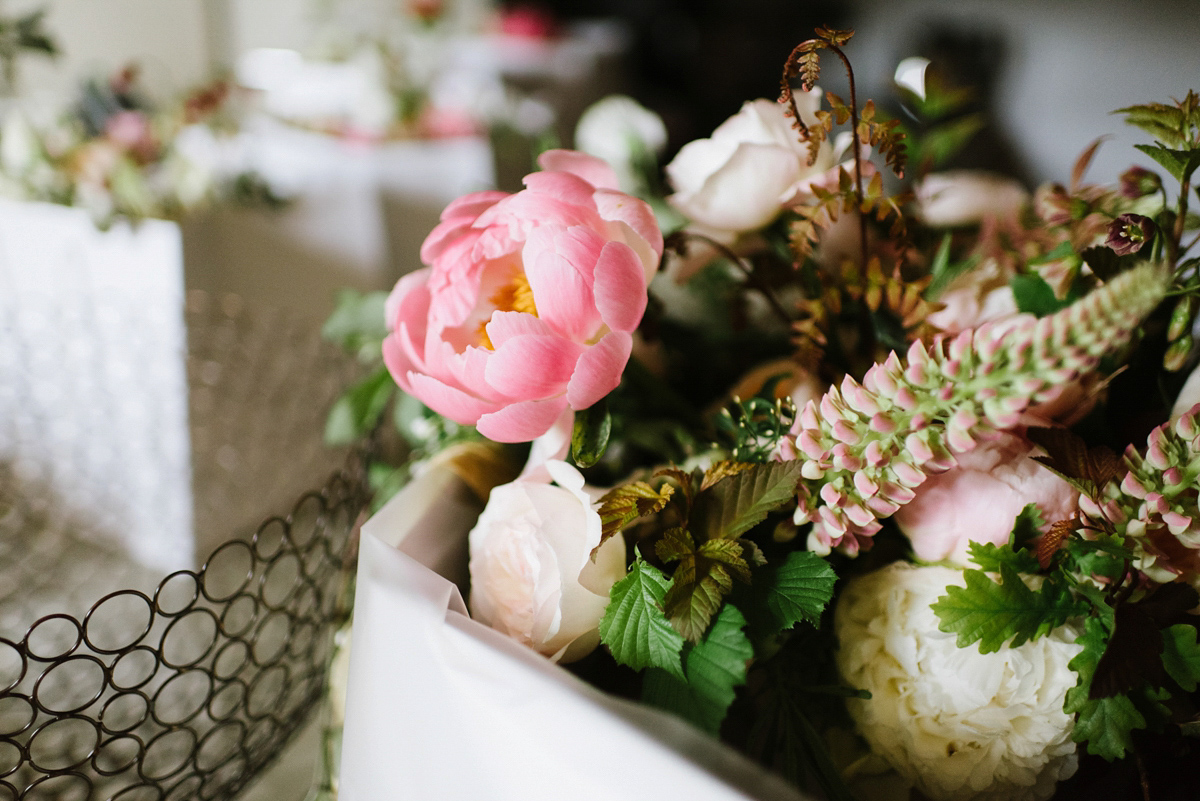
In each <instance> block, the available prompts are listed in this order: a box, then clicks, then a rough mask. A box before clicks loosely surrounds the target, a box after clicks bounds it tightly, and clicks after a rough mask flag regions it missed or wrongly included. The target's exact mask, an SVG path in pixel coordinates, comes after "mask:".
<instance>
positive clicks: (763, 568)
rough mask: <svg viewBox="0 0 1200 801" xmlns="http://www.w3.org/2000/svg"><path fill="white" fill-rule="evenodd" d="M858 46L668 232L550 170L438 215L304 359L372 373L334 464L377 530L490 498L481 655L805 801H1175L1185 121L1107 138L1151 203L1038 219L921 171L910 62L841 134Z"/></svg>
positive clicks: (1187, 650) (1081, 203) (803, 64)
mask: <svg viewBox="0 0 1200 801" xmlns="http://www.w3.org/2000/svg"><path fill="white" fill-rule="evenodd" d="M851 36H852V32H850V31H838V30H832V29H818V31H817V33H816V37H815V38H813V39H811V40H808V41H805V42H803V43H802V44H800V45H799V46H798V47H797V48H796V49H795V51H794V52H793V53H792V54H791V57H790V58H789V59H788V61H787V63H786V65H785V67H784V73H783V84H782V97H781V98H780V100H779V102H774V101H768V100H756V101H752V102H748V103H746V105H745V106H744V107H743V108H742V109H741V111H739V112H738V113H737V114H736V115H735V116H734V117H732V118H730V119H729V120H728V121H727V122H725V123H724V124H722V125H721V126H720V127H719V128H717V129H716V130H715V131H714V132H713V134H712V136H711V137H710V138H708V139H703V140H699V141H695V142H692V143H690V144H688V145H686V146H685V147H684V148H683V149H682V150H681V151H680V152H679V153H678V155H677V156H676V157H675V158H674V160H673V161H672V162H671V163H670V164H668V165H667V166H666V169H665V176H666V182H667V185H668V187H669V194H667V196H666V197H665V202H666V205H667V206H669V207H670V208H671V209H673V212H672V213H671V214H666V213H663V214H661V215H660V216H659V217H656V215H655V213H654V209H655V208H656V207H657V208H659V209H660V210H661V209H663V208H664V207H663V206H662V204H661V198H649V200H647V199H643V198H639V197H636V196H633V195H631V194H627V193H626V192H623V191H621V189H620V188H619V185H618V179H617V174H618V170H621V169H626V168H628V166H629V165H612V164H609V163H606V162H605V161H602V160H601V159H598V158H596V157H594V156H589V155H587V154H585V153H581V152H575V151H566V150H551V151H547V152H544V153H542V154H541V156H540V157H539V159H538V164H539V165H540V167H541V169H540V170H539V171H537V172H534V173H532V174H530V175H529V176H527V177H526V179H525V188H524V190H522V191H520V192H518V193H516V194H512V195H509V194H505V193H502V192H495V191H487V192H478V193H475V194H471V195H467V196H465V197H463V198H460V199H459V200H456V201H454V202H453V203H451V204H450V205H449V206H448V207H447V208H446V210H445V212H444V213H443V214H442V218H441V223H440V224H439V225H438V226H437V227H436V228H435V229H434V230H433V232H432V233H431V234H430V235H429V237H428V239H427V240H426V241H425V245H424V248H423V250H422V254H421V255H422V259H423V261H424V262H425V263H426V264H427V265H428V267H426V268H425V269H423V270H420V271H418V272H416V273H413V274H410V275H407V276H405V277H403V278H402V279H401V280H400V281H399V283H398V284H397V285H396V287H395V289H394V290H393V291H392V292H391V293H390V295H388V296H387V297H386V298H384V297H382V296H376V297H366V298H357V299H355V298H353V297H349V296H348V297H347V298H345V299H344V302H343V304H342V306H341V307H340V308H339V310H338V311H337V312H336V313H335V315H334V317H333V318H331V320H330V321H329V324H328V325H327V329H326V333H327V334H328V335H329V336H331V337H334V338H337V339H339V340H341V341H342V342H343V343H345V344H346V345H348V346H349V347H351V348H353V349H355V350H356V351H358V352H359V353H360V355H361V356H362V357H363V359H364V361H367V362H373V363H374V364H375V365H376V366H375V370H374V371H373V372H372V373H371V374H370V375H368V376H367V377H366V378H365V379H364V380H363V381H362V382H361V383H360V384H358V385H356V386H355V387H354V388H352V389H351V391H350V392H349V393H348V394H347V395H346V397H345V398H343V400H342V401H341V402H339V404H338V406H337V407H336V408H335V409H334V412H333V414H332V415H331V417H330V421H329V428H328V430H327V435H328V436H329V438H330V439H331V440H332V441H343V440H349V439H353V438H354V437H356V436H360V435H362V434H364V433H365V432H368V431H371V430H374V431H375V432H376V443H377V444H378V445H379V446H380V447H378V448H377V449H376V454H377V457H378V458H377V460H376V462H375V464H374V465H373V467H372V477H373V479H374V481H375V484H376V488H377V489H378V491H379V496H380V499H381V500H382V499H383V498H384V497H386V496H387V495H388V494H390V493H391V492H394V491H395V489H396V488H397V487H399V486H401V485H403V484H404V483H405V482H407V481H409V480H410V479H412V478H413V477H414V476H417V477H420V476H421V475H423V474H426V473H427V472H428V471H430V470H439V471H442V472H443V473H444V471H445V470H446V469H447V467H449V469H451V470H453V471H456V472H457V473H458V474H459V475H460V476H462V477H463V479H464V481H465V482H466V483H467V484H468V485H470V486H471V487H473V488H475V489H476V490H477V491H478V493H479V495H480V497H483V498H486V506H485V507H484V509H483V511H482V513H481V514H479V516H478V519H477V521H476V522H475V523H474V527H473V528H472V530H471V532H470V535H469V574H470V576H469V581H470V589H469V595H468V605H469V609H470V614H471V616H472V617H473V618H474V619H475V620H477V621H482V622H483V623H485V624H487V625H489V626H491V627H492V628H493V629H495V630H496V631H497V632H500V633H501V634H503V635H506V636H507V637H509V638H511V639H513V640H515V641H517V642H519V643H522V644H524V645H525V646H528V648H529V649H532V650H533V651H536V652H538V653H540V654H542V655H543V656H544V658H545V659H547V660H551V661H553V662H557V663H558V664H559V665H562V666H564V667H565V668H566V669H567V670H571V671H573V672H575V673H576V674H577V675H579V676H581V677H583V678H585V679H586V680H587V681H589V682H591V683H593V684H594V685H596V686H597V687H599V688H601V689H602V690H605V691H606V692H608V693H611V694H613V695H616V696H618V697H623V698H629V699H636V700H638V701H639V702H641V703H644V704H647V705H650V706H652V707H657V708H659V709H662V710H667V711H669V712H671V713H674V714H675V715H677V716H679V717H680V718H682V719H684V720H686V721H689V722H690V723H692V724H694V726H696V727H698V728H700V729H702V730H704V731H707V732H709V733H710V734H711V735H713V736H714V737H719V738H720V739H721V740H723V741H724V742H725V743H726V744H728V745H730V746H732V747H733V748H735V749H737V750H738V751H741V752H742V753H743V754H745V755H747V756H749V757H751V758H752V759H754V760H757V761H758V762H760V763H761V764H762V765H764V766H766V768H768V769H769V770H771V771H773V772H775V773H777V774H779V775H781V776H782V777H784V778H785V779H787V780H789V781H790V782H792V783H793V784H795V785H798V786H799V787H801V788H803V789H805V790H806V791H807V792H809V793H812V794H814V795H819V796H821V797H825V798H831V799H846V798H853V797H856V796H857V795H858V794H860V793H861V794H870V793H876V792H878V791H880V790H881V789H890V790H891V791H893V795H892V796H891V797H899V798H907V797H910V796H909V793H910V791H911V792H913V793H915V795H913V796H912V797H920V798H930V799H973V798H988V799H1009V798H1011V799H1047V798H1050V797H1051V796H1052V795H1054V794H1055V793H1056V791H1057V792H1059V794H1060V797H1068V796H1069V795H1071V793H1077V794H1083V793H1085V792H1086V793H1089V794H1090V795H1091V797H1095V796H1096V795H1097V793H1099V794H1100V795H1102V796H1103V797H1114V796H1113V795H1112V794H1115V795H1116V796H1117V797H1119V796H1122V795H1124V794H1127V793H1132V794H1134V795H1137V794H1139V793H1140V794H1143V795H1144V796H1145V797H1148V798H1153V797H1156V794H1158V793H1162V794H1163V796H1162V797H1168V796H1169V794H1170V793H1171V792H1178V791H1181V788H1187V787H1189V786H1191V787H1193V788H1194V780H1192V781H1193V784H1191V785H1189V784H1187V781H1188V780H1187V778H1186V777H1184V778H1182V779H1180V778H1179V777H1178V775H1177V774H1178V771H1173V770H1172V767H1173V766H1182V765H1183V764H1185V762H1186V760H1187V759H1189V756H1188V755H1194V754H1195V747H1194V746H1193V745H1191V744H1190V743H1191V742H1193V741H1191V740H1189V738H1191V737H1194V736H1195V735H1196V734H1197V733H1200V716H1198V714H1197V705H1196V701H1197V697H1196V694H1195V693H1196V689H1197V682H1198V681H1200V645H1198V643H1197V636H1196V635H1197V624H1198V623H1200V618H1197V617H1196V616H1195V614H1194V613H1195V611H1196V609H1197V607H1198V606H1200V595H1198V594H1197V587H1200V507H1198V505H1197V476H1198V475H1200V377H1197V376H1200V373H1193V377H1192V378H1190V379H1189V378H1186V377H1187V375H1188V373H1189V371H1191V370H1193V368H1194V365H1195V363H1196V361H1197V359H1198V357H1200V353H1198V352H1197V351H1196V349H1195V347H1194V342H1195V335H1196V334H1197V328H1198V327H1197V322H1196V311H1197V308H1198V303H1200V298H1198V296H1200V276H1198V275H1197V265H1200V258H1198V257H1197V256H1196V255H1194V254H1193V251H1192V248H1193V246H1194V245H1195V244H1196V241H1197V238H1196V234H1195V230H1196V229H1197V228H1198V227H1200V220H1198V219H1197V217H1196V216H1195V215H1194V214H1191V213H1189V209H1188V206H1189V201H1190V196H1191V194H1192V190H1193V185H1192V183H1191V180H1192V177H1193V174H1194V172H1195V170H1196V169H1197V167H1200V98H1198V97H1197V95H1196V94H1194V93H1192V92H1189V93H1188V94H1186V95H1185V96H1184V97H1183V98H1182V99H1181V100H1173V101H1171V102H1163V103H1159V102H1154V103H1147V104H1144V105H1137V106H1132V107H1129V108H1125V109H1121V110H1120V111H1119V112H1118V113H1119V114H1121V115H1123V116H1124V118H1125V120H1126V121H1127V122H1128V123H1130V124H1132V125H1135V126H1137V127H1138V128H1140V129H1141V130H1142V131H1144V132H1145V133H1146V134H1147V135H1148V138H1149V139H1150V141H1148V142H1147V143H1146V144H1145V145H1141V146H1139V150H1140V151H1141V152H1142V153H1144V154H1145V155H1147V156H1149V157H1150V158H1151V159H1153V161H1154V162H1155V163H1156V164H1157V165H1158V166H1159V168H1160V169H1158V170H1155V171H1151V170H1147V169H1144V168H1139V167H1134V168H1131V169H1130V170H1129V171H1128V172H1126V173H1125V174H1124V175H1122V177H1121V181H1120V184H1119V185H1118V186H1097V185H1092V184H1089V183H1087V182H1086V180H1085V178H1086V169H1087V165H1088V161H1089V159H1090V157H1091V154H1092V152H1094V150H1095V145H1094V146H1093V147H1092V148H1091V149H1090V150H1089V151H1088V152H1087V153H1085V154H1084V155H1083V156H1082V157H1081V158H1080V160H1079V162H1078V163H1077V164H1076V165H1075V168H1074V170H1073V172H1072V175H1071V180H1070V183H1069V184H1068V185H1066V186H1063V185H1058V184H1051V185H1046V186H1043V187H1040V188H1038V189H1037V190H1036V191H1035V192H1034V193H1033V194H1032V195H1031V194H1029V193H1028V192H1026V190H1025V189H1024V188H1023V187H1021V186H1019V185H1018V184H1015V183H1014V182H1011V181H1008V180H1005V179H1003V178H1000V177H998V176H992V175H981V174H971V173H953V172H938V165H939V164H940V163H942V161H943V160H944V159H945V157H946V156H947V155H948V154H949V153H951V152H952V151H953V149H954V147H955V146H957V145H958V144H960V143H961V142H962V140H964V138H967V137H964V135H963V126H962V124H961V120H956V119H955V118H954V116H953V114H951V113H950V112H952V111H953V109H954V108H955V106H956V104H958V103H960V101H961V96H958V95H956V94H955V93H954V92H952V91H949V90H947V89H946V88H945V86H944V85H942V84H939V81H938V78H937V76H936V75H934V74H925V73H926V72H927V70H926V66H925V65H923V64H916V65H915V66H914V64H912V63H906V65H905V69H904V70H902V71H901V73H898V79H899V80H898V90H899V91H900V95H901V100H902V107H903V109H904V118H903V119H902V118H901V117H900V116H888V115H885V114H884V113H883V111H882V110H880V109H879V108H877V107H876V106H875V104H874V103H873V102H870V101H868V102H866V103H863V104H860V103H859V101H858V98H857V97H856V91H855V84H854V76H853V72H852V69H851V66H850V62H849V60H848V56H847V44H848V43H849V42H850V40H851ZM830 57H832V58H834V59H836V61H837V63H839V64H840V65H844V66H845V68H846V70H847V72H848V74H849V79H850V81H849V85H850V92H849V98H848V99H843V98H841V97H838V96H836V95H834V94H832V93H828V92H825V93H822V91H821V90H820V89H819V88H818V81H819V79H820V69H821V67H822V66H824V63H823V61H824V60H825V59H828V58H830ZM967 136H969V131H968V132H967ZM631 150H632V151H637V153H638V162H639V163H640V164H643V165H644V164H646V163H648V160H647V159H646V158H645V156H646V151H645V150H644V149H643V150H640V151H638V150H637V149H636V148H633V149H631ZM614 166H615V168H614ZM639 185H640V186H641V187H642V188H643V189H645V190H646V191H652V190H653V188H654V187H661V186H663V184H662V181H661V180H660V179H659V177H658V176H657V175H656V174H647V175H646V176H645V180H644V181H642V182H640V183H639ZM660 220H662V221H663V222H664V224H665V226H666V227H667V230H664V229H663V227H660ZM679 220H682V224H681V225H678V224H677V223H676V222H675V221H679ZM677 226H678V227H677ZM380 353H382V363H380V360H379V354H380ZM396 386H398V387H399V388H400V389H401V390H403V393H402V394H399V395H396V394H395V392H394V390H395V387H396ZM393 396H395V400H394V402H393V401H392V398H393ZM389 404H390V406H389ZM389 408H391V410H392V411H391V414H390V418H391V419H392V420H394V422H395V425H394V426H392V425H387V426H384V425H381V421H382V420H383V419H384V415H385V413H387V410H388V409H389ZM396 433H399V434H400V435H401V437H400V441H397V440H396V438H395V436H394V435H395V434H396ZM388 452H391V453H393V454H394V453H396V452H406V453H407V454H408V456H407V459H406V460H397V459H395V458H392V459H391V460H388V459H384V458H382V456H379V454H385V453H388ZM498 466H499V467H498ZM506 473H507V475H506ZM514 475H516V476H517V477H516V478H515V480H513V479H512V476H514ZM382 520H383V518H381V521H382ZM364 553H365V551H364ZM369 635H370V632H367V633H366V634H364V635H363V636H369ZM352 670H353V669H352ZM1191 758H1194V757H1191ZM1180 781H1182V782H1183V783H1179V782H1180ZM1106 793H1108V795H1106Z"/></svg>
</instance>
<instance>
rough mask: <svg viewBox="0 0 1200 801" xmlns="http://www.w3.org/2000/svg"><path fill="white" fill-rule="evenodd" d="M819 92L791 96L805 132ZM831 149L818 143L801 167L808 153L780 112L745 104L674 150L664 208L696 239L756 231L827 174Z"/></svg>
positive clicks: (777, 107) (767, 104) (768, 104)
mask: <svg viewBox="0 0 1200 801" xmlns="http://www.w3.org/2000/svg"><path fill="white" fill-rule="evenodd" d="M820 100H821V91H820V90H819V89H814V90H813V91H812V92H797V93H796V103H797V106H798V108H799V109H800V116H801V118H802V119H803V121H804V123H805V124H806V125H809V126H812V125H815V124H816V117H815V116H814V114H815V112H816V111H817V109H818V107H819V105H820ZM835 162H836V155H835V152H834V148H833V147H831V146H830V145H829V143H828V142H822V143H821V147H820V150H819V151H818V154H817V158H816V159H815V161H814V162H813V164H812V165H811V166H810V165H809V164H808V145H807V143H805V142H803V141H801V139H800V135H799V133H798V132H797V131H796V130H795V129H794V128H792V121H791V119H789V118H788V117H786V116H784V106H783V105H781V104H779V103H775V102H772V101H770V100H753V101H749V102H747V103H746V104H745V105H743V106H742V110H741V111H739V112H738V113H737V114H735V115H734V116H732V117H730V118H729V119H727V120H726V121H725V122H723V123H721V124H720V125H719V126H718V127H717V129H716V130H715V131H713V134H712V137H711V138H709V139H697V140H696V141H694V142H689V143H688V144H686V145H684V146H683V148H682V149H680V151H679V153H678V155H676V156H675V158H674V160H673V161H671V163H670V164H668V165H667V168H666V171H667V178H668V180H669V181H670V183H671V186H672V187H673V188H674V189H675V193H674V194H673V195H671V196H670V197H668V198H667V200H668V202H669V203H670V204H671V205H672V206H674V207H675V208H677V209H678V210H679V211H680V212H682V213H683V214H684V215H685V216H687V217H688V218H689V219H690V220H691V221H692V222H693V223H695V224H696V225H697V226H698V227H699V228H700V229H701V230H702V231H703V232H705V233H707V234H709V235H710V236H713V237H714V238H716V239H719V240H721V241H723V242H730V241H732V240H733V239H735V238H736V237H737V235H738V234H740V233H745V232H747V231H754V230H757V229H759V228H762V227H764V226H765V225H767V224H768V223H770V222H771V221H772V220H774V219H775V218H776V217H777V216H779V213H780V211H782V210H783V208H784V207H785V206H787V205H789V204H791V203H793V202H794V201H795V200H796V198H797V197H798V196H799V195H800V194H801V193H803V192H804V191H805V189H806V188H807V187H808V186H810V185H811V184H812V183H813V182H815V181H817V180H819V179H820V178H822V177H823V176H824V175H825V173H826V172H827V171H828V170H830V169H831V168H832V167H834V166H835Z"/></svg>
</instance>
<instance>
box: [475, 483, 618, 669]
mask: <svg viewBox="0 0 1200 801" xmlns="http://www.w3.org/2000/svg"><path fill="white" fill-rule="evenodd" d="M546 468H547V470H548V471H549V473H550V476H551V477H552V478H553V479H554V481H555V482H557V484H558V486H554V485H553V484H549V483H545V482H540V481H530V480H521V479H518V480H517V481H514V482H512V483H511V484H503V485H501V486H499V487H496V488H495V489H493V490H492V494H491V496H490V497H489V498H488V502H487V507H486V508H485V509H484V510H483V514H481V515H480V516H479V522H478V523H476V525H475V528H474V529H472V530H471V534H470V538H469V542H470V550H471V564H470V569H471V616H472V617H474V618H475V619H476V620H479V621H481V622H483V623H486V624H487V625H489V626H491V627H492V628H494V629H496V630H497V631H500V632H501V633H503V634H506V635H508V636H509V637H512V638H513V639H514V640H517V641H518V642H521V643H524V644H525V645H528V646H529V647H530V648H533V649H534V650H536V651H539V652H541V653H543V654H545V655H546V656H549V657H550V658H552V659H555V660H557V661H562V662H571V661H574V660H576V659H581V658H582V657H584V656H586V655H587V654H589V653H591V651H592V649H594V648H595V647H596V646H597V645H598V644H599V643H600V633H599V625H600V618H601V617H602V616H603V614H604V608H605V607H606V606H607V605H608V600H609V598H608V591H609V589H610V588H611V587H612V585H613V584H614V583H615V582H616V581H617V580H618V579H621V578H624V576H625V541H624V539H623V538H622V537H621V536H620V535H619V534H618V535H617V536H614V537H612V538H611V539H610V540H609V541H608V542H606V543H605V544H604V547H603V548H601V549H600V551H599V552H598V553H597V554H596V559H595V561H594V562H593V561H592V560H591V558H590V557H591V552H592V549H593V548H595V547H596V546H597V545H599V544H600V530H601V523H600V515H599V514H598V513H597V512H596V511H595V510H594V509H592V500H591V498H590V497H589V496H588V494H587V493H586V492H584V488H583V476H582V475H580V474H579V471H578V470H576V469H575V468H574V467H572V466H570V465H569V464H567V463H566V462H562V461H549V462H547V463H546Z"/></svg>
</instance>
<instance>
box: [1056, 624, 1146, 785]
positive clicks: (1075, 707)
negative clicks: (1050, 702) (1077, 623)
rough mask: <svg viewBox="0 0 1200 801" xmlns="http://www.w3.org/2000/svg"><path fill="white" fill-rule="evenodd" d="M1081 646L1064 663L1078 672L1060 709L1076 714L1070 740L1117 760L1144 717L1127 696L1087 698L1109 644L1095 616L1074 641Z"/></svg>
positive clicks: (1102, 627)
mask: <svg viewBox="0 0 1200 801" xmlns="http://www.w3.org/2000/svg"><path fill="white" fill-rule="evenodd" d="M1075 642H1076V643H1078V644H1079V645H1082V646H1083V650H1082V651H1080V652H1079V653H1078V654H1077V655H1076V656H1075V658H1074V659H1072V660H1071V661H1070V662H1068V663H1067V666H1068V667H1069V668H1071V670H1074V671H1075V672H1076V673H1077V674H1079V682H1078V683H1077V684H1076V685H1075V686H1074V687H1072V688H1071V689H1070V690H1067V698H1066V702H1065V703H1064V704H1063V711H1064V712H1066V713H1067V714H1069V715H1078V717H1077V718H1076V720H1075V729H1074V730H1073V731H1072V733H1071V739H1072V740H1074V741H1075V742H1077V743H1084V742H1086V743H1087V750H1088V753H1089V754H1095V755H1097V756H1101V757H1103V758H1105V759H1107V760H1109V761H1112V760H1114V759H1120V758H1121V757H1123V756H1124V755H1125V752H1126V751H1127V750H1129V749H1130V748H1132V747H1133V738H1132V736H1131V732H1133V730H1134V729H1144V728H1145V727H1146V719H1145V718H1144V717H1143V716H1142V713H1141V712H1139V711H1138V708H1137V706H1136V705H1135V704H1134V702H1133V700H1132V699H1131V698H1130V697H1129V696H1128V695H1114V696H1110V697H1108V698H1090V697H1089V694H1090V692H1091V685H1092V676H1093V675H1095V673H1096V666H1097V665H1098V664H1100V660H1101V658H1103V656H1104V651H1105V648H1106V647H1107V644H1108V632H1107V630H1106V629H1105V627H1104V624H1103V623H1102V622H1101V621H1100V620H1099V619H1098V618H1094V617H1093V618H1088V620H1087V621H1086V622H1085V623H1084V633H1083V634H1081V635H1080V636H1079V637H1078V638H1077V639H1076V640H1075Z"/></svg>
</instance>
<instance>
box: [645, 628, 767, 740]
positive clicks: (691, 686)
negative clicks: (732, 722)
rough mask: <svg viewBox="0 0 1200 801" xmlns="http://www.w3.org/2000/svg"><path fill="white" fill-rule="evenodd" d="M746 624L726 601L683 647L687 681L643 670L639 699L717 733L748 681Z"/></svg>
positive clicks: (749, 655) (750, 652) (749, 650)
mask: <svg viewBox="0 0 1200 801" xmlns="http://www.w3.org/2000/svg"><path fill="white" fill-rule="evenodd" d="M745 625H746V619H745V618H744V617H742V613H741V612H739V611H738V610H737V608H736V607H734V606H733V605H731V604H726V605H725V606H724V607H722V609H721V612H720V614H719V615H717V618H716V621H715V622H714V623H713V626H712V630H711V631H709V632H708V635H707V636H705V637H704V639H703V640H701V641H700V642H699V643H698V644H696V645H694V646H685V648H684V655H683V672H684V675H685V676H686V680H681V679H679V678H678V677H676V676H672V675H671V674H670V673H668V672H667V671H665V670H659V669H653V668H652V669H650V670H647V671H646V678H645V681H644V683H643V685H642V700H644V701H645V702H646V703H648V704H651V705H652V706H656V707H659V708H660V709H666V710H668V711H670V712H674V713H675V714H677V715H679V716H680V717H683V718H685V719H687V720H690V721H691V722H692V723H695V724H696V725H697V726H699V727H700V728H702V729H704V730H705V731H707V732H709V733H710V734H714V735H715V734H717V733H718V732H719V731H720V729H721V722H722V721H723V720H725V713H726V712H727V711H728V709H729V705H730V704H731V703H733V698H734V695H735V689H736V688H737V687H740V686H741V685H742V684H745V682H746V663H747V662H748V661H749V660H750V659H751V658H753V656H754V648H753V647H752V646H751V645H750V640H749V639H747V638H746V634H745V632H743V631H742V629H743V627H744V626H745Z"/></svg>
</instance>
